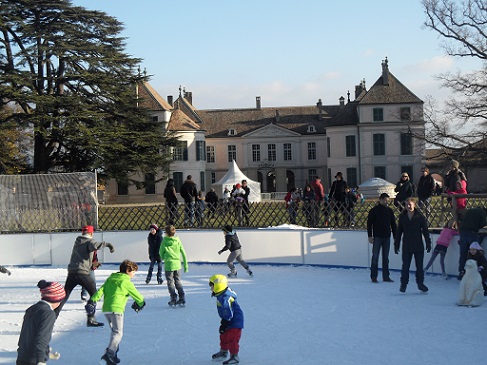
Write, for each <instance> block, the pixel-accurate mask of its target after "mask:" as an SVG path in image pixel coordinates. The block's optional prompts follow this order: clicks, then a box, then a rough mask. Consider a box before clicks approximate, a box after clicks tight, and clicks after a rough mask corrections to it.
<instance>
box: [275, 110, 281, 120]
mask: <svg viewBox="0 0 487 365" xmlns="http://www.w3.org/2000/svg"><path fill="white" fill-rule="evenodd" d="M280 119H281V116H280V115H279V110H277V109H276V122H277V123H278V122H279V120H280Z"/></svg>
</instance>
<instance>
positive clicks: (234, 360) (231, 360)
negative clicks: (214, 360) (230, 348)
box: [222, 355, 240, 365]
mask: <svg viewBox="0 0 487 365" xmlns="http://www.w3.org/2000/svg"><path fill="white" fill-rule="evenodd" d="M239 362H240V359H239V358H238V355H230V358H229V359H228V360H227V361H224V362H222V364H223V365H227V364H238V363H239Z"/></svg>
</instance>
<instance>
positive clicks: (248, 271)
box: [247, 269, 254, 278]
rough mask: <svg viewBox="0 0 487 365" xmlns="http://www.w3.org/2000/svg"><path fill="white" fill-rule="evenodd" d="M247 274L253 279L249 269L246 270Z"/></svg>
mask: <svg viewBox="0 0 487 365" xmlns="http://www.w3.org/2000/svg"><path fill="white" fill-rule="evenodd" d="M247 274H249V276H250V277H251V278H252V277H254V273H253V272H252V271H251V270H250V269H247Z"/></svg>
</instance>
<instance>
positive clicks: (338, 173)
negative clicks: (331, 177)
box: [335, 171, 343, 179]
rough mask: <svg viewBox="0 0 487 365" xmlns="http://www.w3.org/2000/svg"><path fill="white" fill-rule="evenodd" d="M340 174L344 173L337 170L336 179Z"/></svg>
mask: <svg viewBox="0 0 487 365" xmlns="http://www.w3.org/2000/svg"><path fill="white" fill-rule="evenodd" d="M338 176H340V177H343V174H342V173H341V172H340V171H338V172H337V174H336V175H335V179H336V178H337V177H338Z"/></svg>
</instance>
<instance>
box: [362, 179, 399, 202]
mask: <svg viewBox="0 0 487 365" xmlns="http://www.w3.org/2000/svg"><path fill="white" fill-rule="evenodd" d="M395 187H396V185H395V184H393V183H390V182H389V181H386V180H384V179H381V178H378V177H373V178H372V179H369V180H367V181H365V182H363V183H362V184H360V185H359V188H360V192H361V193H362V195H363V196H364V198H374V199H375V198H377V199H378V198H379V195H380V194H382V193H387V194H389V197H391V198H394V197H395V196H396V192H395V191H394V188H395Z"/></svg>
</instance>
